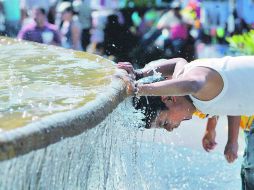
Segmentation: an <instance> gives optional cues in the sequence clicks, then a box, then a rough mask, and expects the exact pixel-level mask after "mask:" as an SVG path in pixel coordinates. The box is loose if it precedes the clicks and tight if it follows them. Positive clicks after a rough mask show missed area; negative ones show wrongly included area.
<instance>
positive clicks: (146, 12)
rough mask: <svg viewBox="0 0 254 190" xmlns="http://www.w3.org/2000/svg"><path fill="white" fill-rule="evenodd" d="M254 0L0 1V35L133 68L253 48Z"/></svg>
mask: <svg viewBox="0 0 254 190" xmlns="http://www.w3.org/2000/svg"><path fill="white" fill-rule="evenodd" d="M252 10H254V1H253V0H179V1H175V0H142V1H138V0H93V1H92V0H0V34H1V35H3V36H9V37H13V38H19V39H24V40H29V41H35V42H39V43H45V44H50V45H57V46H62V47H65V48H71V49H75V50H80V51H87V52H91V53H94V54H99V55H101V56H104V57H106V58H108V59H111V60H113V61H115V62H118V61H129V62H132V63H133V64H134V66H135V67H136V68H140V67H143V66H144V64H146V63H147V62H149V61H152V60H155V59H160V58H171V57H183V58H185V59H187V60H188V61H191V60H193V59H196V58H202V57H221V56H225V55H232V54H237V55H238V54H242V53H244V54H253V53H254V42H253V41H254V40H253V38H254V33H253V31H252V30H251V29H253V27H254V14H253V13H252Z"/></svg>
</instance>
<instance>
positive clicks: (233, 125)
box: [224, 116, 241, 163]
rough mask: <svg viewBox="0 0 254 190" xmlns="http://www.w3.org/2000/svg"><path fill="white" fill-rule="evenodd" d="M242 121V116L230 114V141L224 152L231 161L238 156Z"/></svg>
mask: <svg viewBox="0 0 254 190" xmlns="http://www.w3.org/2000/svg"><path fill="white" fill-rule="evenodd" d="M240 121H241V116H228V142H227V144H226V147H225V151H224V154H225V157H226V159H227V161H228V162H229V163H231V162H233V161H234V160H235V159H236V158H237V151H238V134H239V126H240Z"/></svg>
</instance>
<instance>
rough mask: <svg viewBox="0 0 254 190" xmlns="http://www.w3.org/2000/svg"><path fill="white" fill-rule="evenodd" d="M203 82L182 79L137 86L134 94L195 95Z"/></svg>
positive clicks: (186, 78) (193, 79)
mask: <svg viewBox="0 0 254 190" xmlns="http://www.w3.org/2000/svg"><path fill="white" fill-rule="evenodd" d="M203 84H204V82H202V81H199V80H196V79H195V78H188V77H182V78H180V79H171V80H165V81H161V82H156V83H151V84H143V85H142V84H139V85H138V86H137V87H136V93H137V94H138V95H139V96H184V95H189V94H192V95H195V94H196V93H197V92H198V91H199V90H200V89H201V88H202V87H203Z"/></svg>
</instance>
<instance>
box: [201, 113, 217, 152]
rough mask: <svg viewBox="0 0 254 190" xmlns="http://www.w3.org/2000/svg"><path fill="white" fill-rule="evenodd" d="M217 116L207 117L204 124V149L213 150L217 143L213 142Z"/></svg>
mask: <svg viewBox="0 0 254 190" xmlns="http://www.w3.org/2000/svg"><path fill="white" fill-rule="evenodd" d="M218 119H219V117H218V116H213V117H212V118H208V121H207V124H206V131H205V135H204V137H203V139H202V145H203V148H204V149H205V151H207V152H209V151H210V150H213V149H214V148H215V146H216V145H217V143H216V142H215V137H216V131H215V128H216V125H217V121H218Z"/></svg>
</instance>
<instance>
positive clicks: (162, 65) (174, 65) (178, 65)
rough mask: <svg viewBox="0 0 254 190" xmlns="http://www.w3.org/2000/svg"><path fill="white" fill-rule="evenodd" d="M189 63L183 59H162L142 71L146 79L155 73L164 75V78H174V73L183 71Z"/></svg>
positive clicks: (151, 63) (149, 64)
mask: <svg viewBox="0 0 254 190" xmlns="http://www.w3.org/2000/svg"><path fill="white" fill-rule="evenodd" d="M187 63H188V62H187V61H186V60H185V59H183V58H173V59H161V60H158V61H152V62H150V63H148V64H147V65H146V66H145V67H144V68H143V69H141V71H142V73H143V75H144V77H147V76H151V75H153V74H154V71H156V72H158V73H162V75H163V76H172V75H173V74H174V73H176V72H178V71H179V70H182V69H183V67H184V65H185V64H187Z"/></svg>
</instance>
